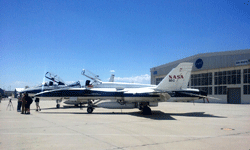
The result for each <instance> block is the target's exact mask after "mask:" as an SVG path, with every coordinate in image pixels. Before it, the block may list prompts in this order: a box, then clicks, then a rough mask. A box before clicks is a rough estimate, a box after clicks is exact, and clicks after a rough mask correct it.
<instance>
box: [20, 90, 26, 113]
mask: <svg viewBox="0 0 250 150" xmlns="http://www.w3.org/2000/svg"><path fill="white" fill-rule="evenodd" d="M26 94H27V93H24V94H23V97H22V112H21V114H24V113H26V111H25V105H26V103H27V101H26V98H25V97H26Z"/></svg>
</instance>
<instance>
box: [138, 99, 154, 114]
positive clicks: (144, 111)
mask: <svg viewBox="0 0 250 150" xmlns="http://www.w3.org/2000/svg"><path fill="white" fill-rule="evenodd" d="M139 110H141V111H142V114H143V115H152V111H151V109H150V107H148V103H147V102H142V103H140V104H139Z"/></svg>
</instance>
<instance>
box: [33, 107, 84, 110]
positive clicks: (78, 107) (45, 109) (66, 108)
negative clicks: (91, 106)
mask: <svg viewBox="0 0 250 150" xmlns="http://www.w3.org/2000/svg"><path fill="white" fill-rule="evenodd" d="M81 108H87V107H86V106H82V107H81ZM41 109H42V110H51V109H55V110H58V109H80V106H63V107H60V108H56V107H50V108H41ZM31 110H36V109H31Z"/></svg>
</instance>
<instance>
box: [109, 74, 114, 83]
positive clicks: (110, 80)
mask: <svg viewBox="0 0 250 150" xmlns="http://www.w3.org/2000/svg"><path fill="white" fill-rule="evenodd" d="M114 80H115V75H114V74H111V76H110V78H109V82H114Z"/></svg>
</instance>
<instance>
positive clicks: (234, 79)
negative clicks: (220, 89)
mask: <svg viewBox="0 0 250 150" xmlns="http://www.w3.org/2000/svg"><path fill="white" fill-rule="evenodd" d="M221 84H241V70H230V71H220V72H215V73H214V85H221Z"/></svg>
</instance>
